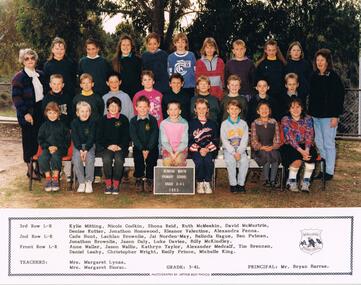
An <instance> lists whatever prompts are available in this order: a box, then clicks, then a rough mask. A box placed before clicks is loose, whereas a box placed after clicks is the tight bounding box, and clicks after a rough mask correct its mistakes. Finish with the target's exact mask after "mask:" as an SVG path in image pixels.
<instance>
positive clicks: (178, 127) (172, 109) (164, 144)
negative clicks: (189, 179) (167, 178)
mask: <svg viewBox="0 0 361 285" xmlns="http://www.w3.org/2000/svg"><path fill="white" fill-rule="evenodd" d="M167 113H168V118H167V119H165V120H164V121H162V122H161V123H160V130H159V131H160V145H161V151H162V157H163V165H164V166H185V165H186V159H187V147H188V123H187V121H186V120H184V119H183V118H182V117H181V108H180V103H179V102H177V101H170V102H169V103H168V105H167Z"/></svg>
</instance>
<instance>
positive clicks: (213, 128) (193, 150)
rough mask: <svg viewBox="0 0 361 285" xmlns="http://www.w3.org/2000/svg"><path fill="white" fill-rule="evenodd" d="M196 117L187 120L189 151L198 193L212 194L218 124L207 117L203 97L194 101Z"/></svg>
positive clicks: (207, 110)
mask: <svg viewBox="0 0 361 285" xmlns="http://www.w3.org/2000/svg"><path fill="white" fill-rule="evenodd" d="M195 113H196V116H197V117H196V119H193V120H191V121H190V122H189V131H188V134H189V139H188V146H189V153H190V155H191V158H192V159H193V161H194V164H195V168H196V181H197V193H198V194H212V188H211V184H210V182H211V180H212V176H213V170H214V162H213V159H214V158H215V156H216V153H217V145H218V126H217V124H216V122H214V121H212V120H209V119H208V113H209V103H208V101H207V100H206V99H204V98H197V99H196V101H195Z"/></svg>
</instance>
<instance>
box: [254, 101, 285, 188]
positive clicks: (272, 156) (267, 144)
mask: <svg viewBox="0 0 361 285" xmlns="http://www.w3.org/2000/svg"><path fill="white" fill-rule="evenodd" d="M257 113H258V116H259V118H258V119H256V120H254V121H253V123H252V125H251V146H252V149H253V150H254V152H252V156H253V158H254V159H255V161H256V162H257V164H258V165H260V166H263V172H262V175H263V181H264V183H263V185H264V186H266V187H272V188H274V187H276V176H277V170H278V165H279V164H280V162H281V156H280V153H279V150H278V149H279V148H280V145H281V140H280V130H279V127H278V123H277V121H276V120H275V119H273V118H272V116H271V115H272V111H271V107H270V104H269V103H268V102H267V101H263V100H261V101H260V102H259V103H258V106H257ZM270 168H271V174H270Z"/></svg>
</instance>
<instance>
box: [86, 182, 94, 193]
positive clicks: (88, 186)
mask: <svg viewBox="0 0 361 285" xmlns="http://www.w3.org/2000/svg"><path fill="white" fill-rule="evenodd" d="M85 193H87V194H89V193H93V185H92V182H91V181H87V182H85Z"/></svg>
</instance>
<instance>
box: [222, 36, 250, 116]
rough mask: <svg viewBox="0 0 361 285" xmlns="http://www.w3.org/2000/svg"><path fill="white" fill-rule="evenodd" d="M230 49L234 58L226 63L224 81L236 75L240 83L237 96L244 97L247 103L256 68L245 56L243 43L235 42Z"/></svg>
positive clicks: (240, 41)
mask: <svg viewBox="0 0 361 285" xmlns="http://www.w3.org/2000/svg"><path fill="white" fill-rule="evenodd" d="M232 47H233V48H232V53H233V55H234V57H233V58H232V59H230V60H229V61H227V63H226V66H225V69H224V77H225V80H228V78H229V76H231V75H238V76H239V78H240V80H241V83H242V86H241V90H240V91H239V94H240V95H242V96H244V97H246V98H247V102H249V100H251V98H252V95H253V94H254V90H253V84H254V76H255V71H256V67H255V65H254V63H253V61H252V60H251V59H249V58H248V57H247V56H246V50H247V49H246V44H245V42H244V41H242V40H235V41H234V42H233V44H232ZM227 82H228V81H227ZM242 113H243V109H242Z"/></svg>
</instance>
